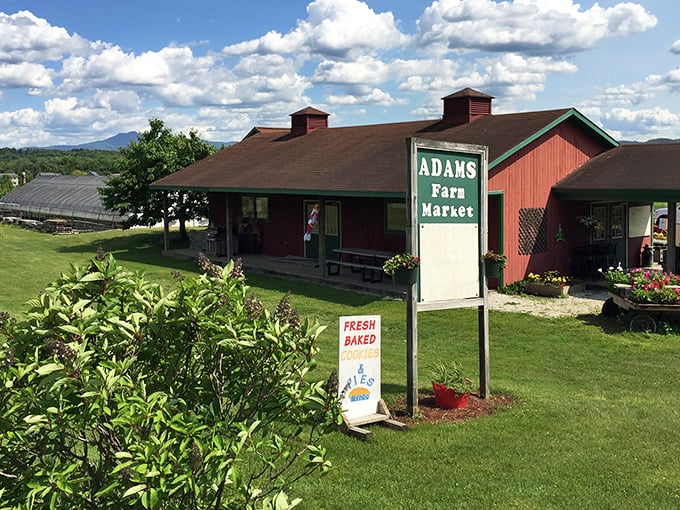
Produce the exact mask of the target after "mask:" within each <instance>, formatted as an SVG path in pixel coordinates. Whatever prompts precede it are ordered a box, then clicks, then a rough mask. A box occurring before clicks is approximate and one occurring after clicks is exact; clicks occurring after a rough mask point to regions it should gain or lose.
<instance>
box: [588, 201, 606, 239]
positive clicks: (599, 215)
mask: <svg viewBox="0 0 680 510" xmlns="http://www.w3.org/2000/svg"><path fill="white" fill-rule="evenodd" d="M593 216H594V217H595V218H596V219H597V225H595V228H594V229H593V232H592V234H591V235H592V240H593V241H606V240H607V206H606V205H598V206H593Z"/></svg>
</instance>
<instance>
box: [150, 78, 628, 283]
mask: <svg viewBox="0 0 680 510" xmlns="http://www.w3.org/2000/svg"><path fill="white" fill-rule="evenodd" d="M492 99H493V98H492V97H491V96H489V95H486V94H483V93H481V92H478V91H475V90H472V89H464V90H461V91H459V92H456V93H454V94H451V95H449V96H447V97H445V98H443V103H444V104H443V115H442V117H441V118H440V119H434V120H423V121H414V122H398V123H389V124H376V125H364V126H351V127H338V128H333V127H329V125H328V116H329V115H328V114H327V113H324V112H322V111H320V110H317V109H314V108H311V107H308V108H305V109H303V110H300V111H298V112H296V113H293V114H291V118H292V121H291V125H290V127H288V128H253V129H252V130H251V131H250V133H248V134H247V135H246V137H245V138H244V139H243V140H242V141H241V142H239V143H237V144H235V145H233V146H231V147H229V148H226V149H224V150H221V151H219V152H218V153H216V154H214V155H212V156H210V157H208V158H205V159H204V160H201V161H199V162H197V163H195V164H193V165H191V166H189V167H187V168H184V169H182V170H180V171H178V172H175V173H173V174H171V175H169V176H167V177H164V178H162V179H160V180H158V181H156V182H155V183H153V185H152V187H153V188H155V189H162V190H205V191H206V192H208V194H209V198H210V222H211V223H212V224H213V225H214V227H215V228H216V229H217V231H218V232H220V233H221V235H222V236H224V237H225V238H226V239H231V238H232V234H234V235H238V236H239V240H240V242H239V250H240V251H241V252H244V251H249V250H255V251H259V252H261V253H265V254H269V255H272V256H286V255H298V256H307V257H312V258H316V257H318V256H319V252H320V250H319V246H318V241H319V236H316V235H315V236H313V237H312V240H311V241H310V242H305V241H303V233H304V228H305V225H306V223H307V217H308V215H309V212H310V210H311V208H312V207H313V205H314V204H315V203H321V204H322V206H323V208H322V214H323V218H324V222H323V224H324V227H325V229H324V231H325V247H324V249H325V253H332V249H333V248H337V247H340V246H355V247H362V248H368V249H373V250H384V251H393V252H398V251H403V250H404V247H405V244H406V237H405V226H406V225H405V219H406V204H405V196H406V170H405V169H406V160H407V154H406V150H407V149H406V143H405V142H406V139H407V138H409V137H418V138H425V139H432V140H439V141H448V142H455V143H470V144H476V145H486V146H488V149H489V186H488V189H489V247H490V248H492V249H494V250H495V251H499V252H503V253H505V254H506V255H507V256H508V265H507V267H506V269H505V272H504V275H503V277H504V280H505V281H506V282H512V281H516V280H520V279H523V278H524V277H525V276H526V274H527V273H528V272H529V271H532V272H543V271H546V270H549V269H556V270H558V271H560V272H562V273H564V274H569V273H570V270H571V269H572V267H570V266H572V265H573V256H574V252H575V251H577V249H578V247H580V246H582V245H587V244H589V243H590V237H589V236H590V235H589V233H588V232H585V231H582V230H580V229H578V226H577V224H576V220H575V218H576V217H577V216H579V215H588V214H590V204H589V202H588V201H560V200H558V199H557V198H556V195H555V194H554V193H553V192H552V187H553V186H554V185H555V184H556V183H557V182H559V181H560V180H561V179H563V178H565V177H566V176H568V175H569V174H570V173H571V172H573V171H574V170H575V169H576V168H578V167H579V166H580V165H582V164H584V163H585V162H587V161H589V160H590V159H591V158H593V157H594V156H596V155H598V154H600V153H603V152H605V151H607V150H609V149H611V148H613V147H616V146H617V145H618V144H617V142H616V141H615V140H613V139H612V138H611V137H610V136H609V135H607V134H606V133H605V132H604V131H603V130H601V129H600V128H598V127H597V126H596V125H594V124H593V123H592V122H590V121H589V120H588V119H587V118H586V117H584V116H583V115H582V114H581V113H579V112H578V111H577V110H575V109H573V108H565V109H559V110H549V111H537V112H525V113H513V114H503V115H494V114H492V111H491V106H492ZM225 246H229V243H225ZM223 250H224V249H223ZM322 252H323V251H322Z"/></svg>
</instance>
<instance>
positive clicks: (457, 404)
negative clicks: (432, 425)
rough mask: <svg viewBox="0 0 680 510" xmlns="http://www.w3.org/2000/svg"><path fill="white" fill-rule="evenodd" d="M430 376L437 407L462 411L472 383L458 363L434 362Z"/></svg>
mask: <svg viewBox="0 0 680 510" xmlns="http://www.w3.org/2000/svg"><path fill="white" fill-rule="evenodd" d="M430 375H431V378H432V389H433V391H434V400H435V403H436V404H437V407H440V408H442V409H463V408H465V407H466V406H467V404H468V400H469V398H470V392H471V391H472V381H471V380H470V379H468V378H467V377H465V375H464V374H463V367H462V365H461V364H460V363H458V362H457V361H450V362H448V363H445V362H443V361H435V362H434V363H433V364H432V370H431V372H430Z"/></svg>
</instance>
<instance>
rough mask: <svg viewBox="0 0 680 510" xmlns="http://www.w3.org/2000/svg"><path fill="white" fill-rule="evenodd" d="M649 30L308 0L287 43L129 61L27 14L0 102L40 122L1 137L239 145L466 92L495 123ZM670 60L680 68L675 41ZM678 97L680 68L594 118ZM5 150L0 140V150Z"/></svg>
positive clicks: (18, 17)
mask: <svg viewBox="0 0 680 510" xmlns="http://www.w3.org/2000/svg"><path fill="white" fill-rule="evenodd" d="M608 3H610V2H608ZM589 4H591V3H590V2H589ZM374 5H375V4H374ZM381 5H385V6H386V7H385V9H389V8H390V3H383V4H381ZM425 5H426V4H423V8H424V6H425ZM655 24H656V18H655V17H654V16H653V15H652V14H650V13H649V12H647V11H646V10H645V9H644V8H643V7H642V6H641V5H639V4H636V3H631V2H620V3H615V4H613V5H611V6H610V7H606V8H605V7H600V5H599V4H597V3H594V4H592V6H591V7H585V8H583V7H581V6H580V5H579V4H577V3H575V0H551V1H545V0H505V1H501V0H439V1H434V2H432V3H431V5H430V6H429V7H427V8H425V10H424V12H423V13H422V15H421V17H420V19H419V20H418V25H417V27H418V28H417V32H416V33H414V34H407V33H404V32H403V31H402V30H401V28H400V21H398V20H397V19H395V16H394V15H393V14H392V12H389V11H387V12H379V11H376V10H374V9H373V8H371V7H369V6H368V5H367V4H366V3H365V2H363V1H359V0H314V1H312V2H311V3H309V5H308V6H307V15H306V17H305V18H304V19H301V20H298V21H297V22H296V23H295V25H294V26H291V27H290V30H288V31H285V30H283V31H281V32H277V31H269V32H266V33H263V35H262V36H261V37H259V38H255V39H252V40H249V41H244V42H241V43H237V44H232V45H229V46H227V47H225V48H223V49H222V50H221V51H218V52H209V51H208V52H207V54H205V55H202V54H198V53H197V52H198V51H201V50H200V47H199V46H197V45H196V44H193V43H189V42H184V43H177V44H173V45H170V46H167V47H164V48H161V49H158V50H156V51H139V50H138V49H137V50H129V49H123V48H128V46H126V44H125V43H124V41H115V42H105V41H104V42H102V41H87V40H85V39H83V38H81V37H80V36H79V35H77V34H70V33H69V32H68V31H67V30H66V29H64V28H61V27H57V26H52V25H50V23H49V22H48V21H46V20H43V19H40V18H38V17H36V16H34V15H33V14H32V13H30V12H27V11H22V12H19V13H16V14H12V15H6V14H3V13H0V88H4V89H6V91H7V90H9V89H13V90H11V92H6V91H5V94H4V98H3V96H0V99H3V100H4V102H5V103H4V104H9V101H8V99H6V98H7V97H10V96H11V97H12V98H15V97H17V96H18V95H19V94H21V93H22V89H24V90H23V92H24V93H25V94H28V95H30V96H40V97H43V98H44V100H45V102H44V107H43V109H42V110H41V109H40V108H38V107H35V106H34V108H36V109H35V110H33V109H26V110H17V111H15V112H7V113H4V114H2V117H0V126H3V125H4V126H6V127H7V126H10V125H11V128H10V129H9V131H10V132H15V133H16V134H17V137H16V138H17V140H19V139H21V140H23V139H25V137H26V136H30V133H29V130H28V128H25V127H23V126H25V124H26V122H28V121H30V122H34V123H36V124H35V125H33V126H32V128H31V129H33V131H34V133H35V140H34V141H31V142H30V143H29V145H36V143H37V140H39V139H41V137H44V136H49V133H48V131H47V128H45V129H43V126H48V127H49V129H50V130H52V131H51V132H52V133H53V135H52V136H53V137H55V138H61V137H65V139H64V140H60V143H63V142H65V141H67V139H66V137H68V136H71V137H78V136H82V135H81V134H82V133H87V136H88V138H90V139H92V137H93V136H95V135H96V132H99V131H102V130H110V132H108V133H106V134H107V135H111V134H115V133H116V132H120V131H129V130H132V129H144V128H145V127H146V125H147V124H148V119H149V118H152V117H159V118H162V119H164V120H165V121H166V123H167V125H168V126H172V128H173V129H180V130H181V129H183V130H186V131H188V128H190V127H195V128H197V129H198V130H199V132H200V133H201V134H202V136H205V137H206V138H208V139H212V140H220V139H222V140H234V139H240V138H241V136H243V135H244V134H245V133H246V132H247V131H248V130H249V129H250V128H251V127H252V126H253V125H261V126H262V125H264V126H266V125H270V126H271V125H274V126H282V125H283V126H286V125H287V120H288V117H287V116H288V114H290V113H291V112H293V111H296V110H298V109H300V108H302V107H304V106H307V105H313V106H316V107H317V108H321V109H324V108H325V109H326V111H329V113H331V114H332V115H334V117H333V118H334V119H335V123H336V125H337V122H338V121H339V120H343V116H345V115H347V116H349V115H358V114H361V115H368V114H375V113H376V112H377V111H379V108H383V110H382V111H381V112H380V114H382V113H383V112H385V111H387V110H388V108H389V109H393V110H396V107H397V106H401V105H404V104H406V103H407V99H406V98H410V100H411V101H418V102H419V103H420V104H414V105H411V107H410V111H411V113H412V114H413V115H417V116H418V117H427V118H436V117H438V116H440V115H441V98H442V97H443V96H445V95H448V94H450V93H451V92H454V91H455V90H458V89H460V88H463V87H473V88H477V89H479V90H482V91H484V92H486V93H489V94H491V95H494V96H496V97H499V98H502V101H498V102H497V103H496V104H495V105H494V111H495V112H497V113H498V112H501V111H503V110H505V111H511V109H512V108H513V103H514V102H515V101H517V102H520V101H533V100H535V99H536V98H537V97H539V93H540V92H541V91H543V90H545V88H546V84H547V83H548V81H549V78H550V77H551V76H553V75H555V74H565V73H574V72H576V71H577V67H576V64H575V62H578V60H572V59H571V57H570V56H571V55H572V54H574V53H577V52H579V51H583V50H586V49H590V48H595V47H596V46H597V45H598V43H599V42H600V41H602V40H603V39H605V38H608V37H615V36H620V37H623V36H627V35H630V34H635V33H639V32H641V31H645V30H647V29H649V28H650V27H653V26H654V25H655ZM201 37H203V36H201ZM119 44H120V45H119ZM671 51H672V52H675V53H679V54H680V40H678V41H677V42H676V43H674V45H673V46H672V48H671ZM567 55H569V57H568V56H567ZM315 86H316V89H314V88H313V87H315ZM679 87H680V68H678V69H674V70H671V71H669V72H667V73H664V74H658V75H649V76H648V77H647V78H646V79H645V80H643V81H641V82H639V83H634V84H632V85H627V86H621V87H609V88H607V89H606V90H605V92H603V93H601V94H599V95H598V96H597V98H596V100H597V101H601V103H602V104H603V105H606V108H602V110H601V112H605V111H608V110H607V108H610V107H618V108H623V109H625V108H631V107H633V106H636V105H637V106H641V105H642V103H643V102H644V101H647V100H651V99H652V98H654V97H657V96H659V95H661V94H671V93H674V91H675V90H676V89H677V88H679ZM14 89H16V90H14ZM311 94H314V97H309V95H311ZM33 101H35V99H33ZM594 105H595V101H592V102H590V103H587V104H586V107H592V106H594ZM645 106H647V105H645ZM347 107H351V108H347ZM367 108H368V110H367ZM650 110H651V106H650ZM640 111H643V110H640ZM19 112H21V113H19ZM357 112H360V113H357ZM0 113H1V112H0ZM602 115H604V114H602ZM602 118H603V119H604V117H602ZM402 119H403V117H402ZM617 119H618V117H615V116H613V114H612V116H611V117H608V118H607V119H606V120H607V121H608V122H609V121H611V123H612V124H613V122H614V121H616V120H617ZM348 122H350V123H351V122H356V119H354V120H352V119H350V120H348ZM619 122H623V121H622V120H619ZM3 123H4V124H3ZM2 136H4V137H5V138H3V137H2ZM9 136H11V134H5V133H3V135H0V144H2V140H6V139H7V137H9ZM71 141H72V140H71ZM50 143H57V142H52V141H51V142H50ZM13 145H14V144H13Z"/></svg>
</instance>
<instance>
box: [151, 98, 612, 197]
mask: <svg viewBox="0 0 680 510" xmlns="http://www.w3.org/2000/svg"><path fill="white" fill-rule="evenodd" d="M567 119H577V121H580V122H582V123H583V125H584V127H585V128H586V129H590V130H592V131H593V132H594V133H595V136H600V137H601V138H603V139H604V140H607V141H608V142H610V143H611V144H612V145H616V142H614V141H613V140H611V139H610V138H609V137H608V136H607V135H606V134H605V133H604V132H602V131H601V130H599V129H598V128H597V127H596V126H594V125H592V124H591V123H590V122H589V121H588V120H587V119H585V118H584V117H582V116H581V115H580V114H579V113H578V112H577V111H576V110H573V109H561V110H549V111H539V112H528V113H513V114H506V115H489V116H486V117H481V118H479V119H477V120H475V121H473V122H470V123H468V124H463V125H459V126H454V127H446V126H444V125H442V123H441V122H440V121H432V120H424V121H415V122H398V123H391V124H375V125H365V126H351V127H338V128H327V129H317V130H315V131H313V132H311V133H309V134H307V135H304V136H298V137H291V136H289V135H288V134H289V132H290V131H289V130H281V129H262V128H256V129H253V130H252V131H251V132H250V133H249V135H248V136H247V137H246V138H244V139H243V140H242V141H241V142H239V143H237V144H235V145H232V146H231V147H228V148H226V149H223V150H221V151H219V152H217V153H216V154H213V155H212V156H210V157H208V158H206V159H203V160H201V161H199V162H197V163H195V164H193V165H191V166H189V167H187V168H184V169H182V170H179V171H177V172H175V173H173V174H171V175H168V176H166V177H164V178H162V179H160V180H158V181H156V182H155V183H153V185H152V187H154V188H157V189H199V190H206V191H241V192H255V191H260V192H268V193H298V194H304V193H310V192H323V193H324V194H326V195H329V196H330V195H336V196H340V195H355V196H356V195H366V196H369V195H370V196H402V195H403V194H404V193H405V192H406V139H407V138H409V137H419V138H426V139H432V140H440V141H450V142H456V143H471V144H476V145H486V146H488V147H489V167H490V168H493V166H494V165H496V164H498V163H499V162H500V161H502V160H503V159H505V158H507V157H508V156H509V155H510V154H513V153H514V152H515V151H517V150H519V149H520V148H522V147H524V145H526V144H527V143H529V142H530V141H531V140H533V139H535V138H536V137H538V136H540V135H541V134H542V133H544V132H545V131H546V130H547V129H549V128H551V127H553V126H554V125H556V124H559V123H560V122H563V121H565V120H567Z"/></svg>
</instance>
